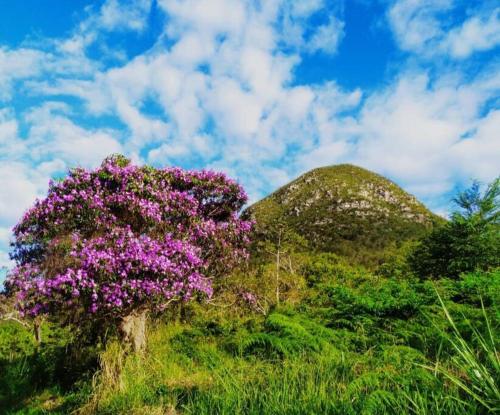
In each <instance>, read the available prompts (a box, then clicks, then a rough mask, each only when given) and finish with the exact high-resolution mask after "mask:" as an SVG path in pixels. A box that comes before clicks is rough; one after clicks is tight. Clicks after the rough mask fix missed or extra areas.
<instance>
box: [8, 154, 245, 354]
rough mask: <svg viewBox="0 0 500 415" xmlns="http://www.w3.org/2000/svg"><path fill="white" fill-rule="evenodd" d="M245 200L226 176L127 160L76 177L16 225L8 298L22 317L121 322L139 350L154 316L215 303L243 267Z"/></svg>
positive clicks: (56, 186) (55, 187)
mask: <svg viewBox="0 0 500 415" xmlns="http://www.w3.org/2000/svg"><path fill="white" fill-rule="evenodd" d="M246 200H247V198H246V194H245V192H244V191H243V189H242V188H241V186H239V185H238V184H237V183H236V182H234V181H232V180H230V179H228V178H227V177H226V176H225V175H223V174H220V173H214V172H210V171H185V170H182V169H179V168H165V169H155V168H152V167H149V166H144V167H138V166H135V165H133V164H131V163H130V161H129V160H127V159H126V158H124V157H123V156H111V157H108V158H107V159H105V160H104V161H103V163H102V165H101V167H100V168H98V169H96V170H93V171H88V170H85V169H81V168H78V169H74V170H71V171H70V173H69V176H68V177H67V178H65V179H64V180H63V181H61V182H58V183H50V185H49V191H48V195H47V197H46V198H45V199H43V200H37V201H36V203H35V205H34V206H33V207H32V208H31V209H30V210H28V211H27V212H26V213H25V215H24V216H23V218H22V219H21V221H20V222H19V223H18V224H17V225H16V226H15V228H14V236H15V242H14V243H13V252H12V254H11V256H12V258H13V259H14V260H15V261H16V263H17V266H16V267H15V268H14V269H13V270H12V271H11V273H10V275H9V276H8V279H7V283H6V286H7V289H8V291H10V292H14V293H15V294H16V298H17V306H18V308H19V309H20V311H21V313H24V314H27V315H30V316H37V315H40V314H49V315H54V314H57V315H58V316H61V315H66V316H68V317H69V318H70V319H71V320H72V321H78V320H80V319H88V318H91V319H93V320H97V319H99V320H101V321H102V320H106V321H108V322H117V323H118V324H119V325H120V327H121V329H122V332H123V334H124V335H125V337H126V338H128V340H130V341H131V342H132V344H133V345H134V347H135V348H136V349H138V348H142V347H143V346H144V341H145V338H144V325H145V316H146V312H147V311H148V310H152V309H153V310H162V309H164V308H165V307H167V305H168V304H169V303H171V302H174V301H188V300H190V299H192V298H203V297H205V298H206V297H210V296H211V295H212V281H213V279H215V278H218V277H220V276H222V275H223V274H224V273H227V272H228V270H230V269H231V268H232V267H233V266H234V265H235V264H237V263H238V261H241V260H242V259H244V258H246V256H247V252H246V245H247V244H248V234H249V230H250V228H251V223H250V222H248V221H244V220H241V219H240V218H239V217H238V211H239V210H240V208H241V207H242V206H243V204H244V203H245V202H246Z"/></svg>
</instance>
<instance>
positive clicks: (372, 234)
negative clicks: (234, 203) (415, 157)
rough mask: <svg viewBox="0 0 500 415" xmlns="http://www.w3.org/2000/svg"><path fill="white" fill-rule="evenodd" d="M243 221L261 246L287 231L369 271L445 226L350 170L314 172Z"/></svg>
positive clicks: (375, 179) (399, 193) (397, 191)
mask: <svg viewBox="0 0 500 415" xmlns="http://www.w3.org/2000/svg"><path fill="white" fill-rule="evenodd" d="M244 215H245V216H247V217H252V218H254V219H255V220H256V222H257V225H256V231H257V238H258V239H260V240H262V239H264V240H271V241H272V240H277V235H278V233H280V232H283V230H285V233H292V234H295V236H300V237H299V239H300V238H304V239H305V240H306V241H307V243H308V245H309V248H311V249H314V250H317V251H326V252H334V253H337V254H339V255H343V256H347V257H350V258H352V259H354V260H355V262H358V263H365V264H368V265H369V264H374V263H376V262H379V261H380V258H381V256H382V254H383V252H384V250H386V249H387V248H388V247H393V246H398V245H400V244H401V243H402V242H404V241H407V240H411V239H415V238H417V237H419V236H421V235H422V234H424V233H425V232H427V231H428V230H429V229H430V228H431V227H432V226H433V225H435V224H436V223H439V222H442V221H443V219H441V218H440V217H438V216H436V215H434V214H433V213H432V212H430V211H429V210H428V209H427V208H426V207H425V206H424V205H423V204H422V203H420V202H419V201H418V200H417V199H416V198H415V197H414V196H412V195H410V194H408V193H407V192H405V191H404V190H403V189H401V188H400V187H399V186H398V185H396V184H395V183H393V182H391V181H390V180H388V179H386V178H385V177H383V176H380V175H378V174H376V173H373V172H371V171H368V170H365V169H363V168H360V167H357V166H353V165H349V164H341V165H336V166H329V167H322V168H317V169H314V170H311V171H309V172H308V173H305V174H303V175H302V176H300V177H298V178H297V179H296V180H294V181H292V182H291V183H289V184H287V185H285V186H283V187H281V188H280V189H278V190H277V191H275V192H274V193H272V194H271V195H269V196H268V197H266V198H264V199H263V200H261V201H259V202H257V203H255V204H254V205H252V206H250V207H249V208H248V209H247V210H246V211H245V212H244ZM280 229H281V231H280ZM291 239H293V238H291Z"/></svg>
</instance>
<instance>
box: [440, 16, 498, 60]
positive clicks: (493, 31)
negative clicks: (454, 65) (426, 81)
mask: <svg viewBox="0 0 500 415" xmlns="http://www.w3.org/2000/svg"><path fill="white" fill-rule="evenodd" d="M446 43H447V46H448V48H449V50H450V52H451V54H452V55H453V56H455V57H457V58H466V57H467V56H469V55H471V54H472V53H473V52H475V51H482V50H488V49H491V48H494V47H495V46H498V45H500V8H497V9H495V10H493V12H491V14H485V15H479V16H473V17H471V18H469V19H467V20H466V21H465V22H464V23H463V25H462V26H460V27H458V28H455V29H453V30H452V31H451V32H450V33H449V34H448V35H447V37H446Z"/></svg>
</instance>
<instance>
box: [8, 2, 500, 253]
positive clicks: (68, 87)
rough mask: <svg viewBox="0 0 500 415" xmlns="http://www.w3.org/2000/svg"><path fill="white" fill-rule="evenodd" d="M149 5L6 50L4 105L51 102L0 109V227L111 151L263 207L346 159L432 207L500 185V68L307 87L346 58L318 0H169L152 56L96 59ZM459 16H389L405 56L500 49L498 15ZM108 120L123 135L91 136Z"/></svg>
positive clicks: (416, 7) (113, 11) (410, 10)
mask: <svg viewBox="0 0 500 415" xmlns="http://www.w3.org/2000/svg"><path fill="white" fill-rule="evenodd" d="M150 5H151V3H150V2H149V1H140V2H136V3H130V4H129V3H123V2H122V3H119V2H118V1H116V0H108V1H107V2H105V3H104V5H103V6H102V7H101V8H99V9H93V8H91V9H89V10H90V12H89V13H90V15H89V16H88V18H87V19H85V20H84V21H83V22H82V23H81V24H80V25H79V26H78V27H76V28H75V30H74V31H73V32H72V33H71V35H70V36H68V38H65V39H57V40H54V41H50V42H47V43H48V44H49V46H48V47H47V48H42V47H40V48H39V50H36V47H37V46H36V45H32V46H30V47H32V48H33V49H27V48H21V49H17V50H6V49H0V62H1V61H2V59H4V61H5V62H9V63H8V65H10V66H9V67H10V68H11V69H12V72H14V73H16V76H17V78H15V77H14V76H13V74H11V73H10V72H9V71H6V70H4V69H3V67H2V66H0V97H1V91H4V93H5V91H7V92H8V93H9V94H10V91H9V88H12V85H14V82H18V83H19V86H20V88H19V89H18V90H17V91H18V93H19V94H20V95H21V96H22V94H30V96H32V97H33V96H35V97H36V98H37V99H38V100H40V101H42V102H43V103H42V104H37V107H36V108H28V109H26V110H25V111H24V112H23V113H15V112H14V111H13V110H12V109H10V110H2V111H0V150H1V152H2V154H3V155H4V158H6V159H7V160H6V161H5V162H4V161H1V167H2V168H5V169H7V170H8V172H7V173H8V174H7V173H6V176H5V177H4V176H2V177H1V178H0V187H2V189H1V190H0V203H2V204H0V229H5V228H8V227H9V226H11V225H12V224H13V222H14V221H15V220H16V219H17V218H18V217H19V215H20V213H21V211H22V210H23V209H25V207H27V206H29V204H31V203H32V202H33V198H34V197H35V196H36V195H41V194H43V192H44V191H45V190H46V185H47V180H48V178H49V177H50V176H51V175H53V174H55V173H61V172H63V171H64V170H66V169H67V168H68V167H69V166H73V165H83V166H86V167H90V166H96V165H97V164H99V163H100V161H101V160H102V158H103V157H105V156H106V155H108V154H110V153H114V152H123V153H126V154H127V155H129V156H131V157H132V158H133V159H134V160H136V161H139V162H140V161H142V160H143V159H144V160H146V161H148V162H153V163H157V164H161V165H165V164H184V165H196V166H203V167H210V168H214V169H220V170H223V171H226V172H228V173H229V174H230V175H232V176H235V177H237V178H238V179H239V180H240V181H242V183H243V184H244V185H245V187H246V188H247V190H248V192H249V193H250V195H251V199H252V200H254V201H255V200H256V199H257V198H259V197H261V196H262V195H263V194H264V193H265V192H267V191H269V190H270V189H272V188H275V187H278V186H280V185H282V184H284V183H285V182H286V181H288V180H290V179H292V178H293V177H295V176H296V175H297V174H299V173H301V172H303V171H305V170H307V169H310V168H313V167H317V166H320V165H328V164H334V163H339V162H354V163H358V164H360V165H362V166H364V167H367V168H371V169H374V170H376V171H378V172H380V173H382V174H386V175H389V176H390V177H391V178H393V179H395V180H397V181H398V182H399V183H401V184H403V185H404V186H406V187H407V188H408V189H410V190H411V191H413V192H415V193H416V194H417V195H418V196H420V197H423V198H426V200H437V199H438V198H439V197H440V195H442V194H444V193H446V192H447V191H448V190H450V189H451V188H452V187H453V186H454V185H456V183H457V181H460V180H466V179H468V178H469V177H472V176H474V177H479V178H480V179H483V180H485V181H487V180H489V179H491V178H492V177H493V176H494V175H495V174H497V170H498V168H497V166H496V160H494V155H496V154H498V153H499V149H498V138H497V135H495V134H496V131H499V128H500V126H499V122H500V115H499V113H498V111H495V110H494V109H490V108H489V107H488V106H487V105H486V103H487V102H488V101H491V100H492V99H494V98H495V97H498V92H499V91H500V77H499V76H498V75H497V74H498V71H496V70H495V69H497V68H490V70H489V71H488V72H487V71H482V72H481V74H480V75H479V76H477V77H476V78H475V79H472V80H471V79H465V78H463V77H462V76H461V73H460V72H459V71H457V72H453V73H444V72H443V73H441V76H440V77H439V78H438V79H434V78H432V79H431V78H430V76H429V75H428V73H427V71H423V70H422V69H418V70H414V71H411V72H405V73H401V74H399V76H398V77H397V78H396V80H395V81H394V82H391V83H389V84H387V85H385V86H383V87H381V88H379V89H378V90H376V91H372V92H370V91H362V90H360V89H352V90H344V89H342V88H340V87H339V86H338V85H337V84H336V83H335V82H322V83H319V84H316V85H296V84H294V81H295V79H294V76H295V72H294V71H295V69H296V68H297V65H298V64H299V63H300V62H301V59H302V58H303V57H304V55H307V54H309V53H315V52H317V51H320V52H321V53H330V54H332V53H335V52H336V50H337V49H338V46H339V42H341V40H342V36H343V33H344V23H343V22H342V21H341V20H340V18H339V15H340V13H339V12H338V10H329V14H328V15H327V16H323V17H325V19H326V23H324V24H323V25H319V26H318V27H311V25H310V20H311V18H312V17H313V16H315V14H316V13H317V12H318V11H320V10H321V9H322V8H323V7H324V6H325V4H324V2H323V1H321V0H312V1H301V2H288V1H278V0H276V1H269V2H268V1H266V2H261V3H260V4H257V3H254V2H244V1H241V2H235V1H232V0H215V1H212V0H210V1H208V0H199V1H195V0H188V1H175V0H159V1H158V6H159V7H160V8H161V10H163V11H164V12H165V13H166V14H167V15H168V16H167V18H166V19H165V24H166V26H165V29H164V30H165V31H164V33H162V34H161V35H160V36H159V38H158V42H157V43H156V44H155V45H154V46H153V47H152V48H151V49H150V50H148V51H145V52H143V53H141V54H139V55H138V56H137V57H135V58H134V59H132V60H128V61H124V62H120V61H116V62H114V63H113V64H112V65H111V64H110V65H104V64H102V62H99V61H96V60H92V59H89V58H88V56H87V49H88V46H89V45H91V44H98V43H99V42H100V41H101V40H102V39H103V37H105V34H106V33H107V32H108V31H121V30H131V31H138V32H140V31H141V30H144V28H145V26H144V25H145V24H146V22H147V20H146V19H147V16H148V13H149V8H150ZM452 6H453V3H452V2H451V0H449V1H448V0H435V1H430V0H427V1H423V0H421V1H417V0H405V1H403V0H399V1H397V2H394V3H393V5H392V6H391V10H390V12H389V18H390V20H391V22H392V27H393V29H394V31H395V34H396V36H397V39H398V41H399V44H400V46H401V47H402V48H403V49H405V50H412V51H419V52H420V51H422V50H427V49H429V46H433V47H434V49H433V50H435V51H437V52H439V53H445V52H446V53H450V54H451V55H452V56H456V57H460V58H465V57H466V56H469V55H470V54H472V53H474V52H475V51H478V50H486V49H488V48H491V47H494V43H495V42H496V40H495V39H496V38H495V30H496V29H495V27H496V26H495V25H496V23H495V19H497V18H498V13H497V14H496V15H494V17H488V18H487V19H486V18H485V17H484V16H485V15H483V14H476V15H471V16H469V17H468V18H467V19H465V20H464V22H463V23H461V24H460V25H455V26H454V27H453V28H452V30H451V31H450V32H449V33H446V30H445V29H446V28H445V27H444V26H443V23H442V20H441V13H442V12H443V11H446V10H448V9H449V8H451V7H452ZM478 13H479V12H478ZM481 13H482V12H481ZM474 19H476V20H474ZM477 19H479V20H477ZM91 23H92V24H91ZM346 30H349V28H346ZM481 42H482V43H481ZM101 43H102V42H101ZM51 48H52V49H51ZM49 49H50V51H48V50H49ZM2 53H3V55H2ZM16 54H17V55H16ZM124 56H126V55H124ZM16 68H18V69H19V70H18V71H17V72H16ZM42 75H43V76H42ZM27 80H29V81H27ZM2 82H3V84H2ZM2 85H3V86H2ZM6 96H7V95H6ZM68 97H73V98H74V97H76V98H78V99H80V100H81V102H79V103H77V104H75V103H74V101H72V100H67V98H68ZM64 101H66V103H65V104H63V103H62V102H64ZM152 108H153V109H152ZM108 117H109V118H111V119H113V121H114V122H113V124H112V125H113V126H114V127H113V128H104V127H89V126H92V125H94V124H93V122H95V121H96V120H98V121H99V122H101V120H102V119H103V118H108ZM120 122H121V123H123V125H125V126H126V128H119V127H117V125H119V123H120ZM21 132H22V137H20V136H19V135H20V134H21ZM0 160H3V159H0ZM1 180H10V182H9V183H7V184H5V186H4V185H3V182H2V181H1ZM2 191H3V192H4V193H1V192H2ZM7 193H8V194H7ZM11 193H12V195H13V196H12V197H11V196H10V194H11ZM1 238H2V233H1V232H0V239H1ZM2 249H3V248H2V246H0V251H1V250H2ZM0 255H1V253H0Z"/></svg>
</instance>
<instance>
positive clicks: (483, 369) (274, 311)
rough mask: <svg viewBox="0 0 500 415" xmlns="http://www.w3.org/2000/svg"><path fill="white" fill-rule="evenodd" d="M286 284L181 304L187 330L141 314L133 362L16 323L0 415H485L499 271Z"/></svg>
mask: <svg viewBox="0 0 500 415" xmlns="http://www.w3.org/2000/svg"><path fill="white" fill-rule="evenodd" d="M240 278H241V277H240ZM252 278H255V276H253V277H252V276H248V280H249V283H251V279H252ZM296 278H297V279H301V283H300V287H301V288H300V289H297V288H293V287H291V288H289V289H288V291H287V290H284V291H283V292H282V297H283V299H282V301H281V304H280V306H279V307H277V306H271V307H270V308H269V309H268V310H267V312H266V313H265V314H264V313H259V312H252V311H251V310H250V309H248V308H245V307H244V306H243V305H239V306H236V305H235V306H233V307H227V308H217V307H211V306H208V307H207V306H202V305H197V304H193V305H190V306H188V307H189V308H188V309H187V310H184V312H183V315H184V316H185V315H188V316H189V319H188V322H182V321H181V320H182V319H180V318H179V316H178V315H176V314H175V313H171V314H170V315H169V316H163V317H162V318H158V319H154V320H152V321H151V323H150V327H149V333H148V334H149V336H148V337H149V338H148V348H147V351H146V352H145V353H143V354H142V355H138V354H133V353H127V352H126V351H124V350H123V348H122V346H121V344H120V343H119V342H118V340H116V339H115V338H114V336H113V334H110V335H109V337H108V338H107V339H106V342H105V344H103V343H99V342H97V343H96V342H94V343H91V344H88V345H87V346H83V347H82V346H81V345H80V344H81V343H79V345H78V346H76V343H75V339H73V337H72V333H71V331H69V330H63V329H61V328H58V327H57V326H55V325H53V324H49V323H46V324H44V326H43V343H42V345H41V346H40V347H38V348H37V347H36V346H35V344H34V342H33V340H32V334H31V332H30V331H29V329H28V328H26V327H23V326H21V325H19V324H17V323H15V322H9V323H3V324H2V325H0V405H1V407H0V408H1V410H0V412H1V413H6V414H67V413H71V412H72V411H75V412H76V413H81V414H150V415H152V414H165V413H167V414H175V413H182V414H386V413H387V414H396V413H397V414H486V413H496V412H498V411H499V409H500V392H499V389H498V384H499V377H500V364H499V354H498V333H499V324H500V313H499V310H500V309H499V305H500V273H499V272H490V273H475V274H468V275H463V276H462V277H461V278H460V279H458V280H446V279H443V280H440V281H439V282H429V281H424V282H422V281H418V280H412V279H402V278H391V277H384V276H381V275H375V274H372V273H369V272H367V271H365V270H363V269H361V268H353V267H349V266H346V265H345V264H339V263H338V261H333V260H332V257H331V256H328V255H327V256H319V257H317V258H314V259H311V260H310V261H308V262H307V263H306V264H304V265H303V266H302V267H301V268H300V272H299V271H297V275H296ZM441 299H442V303H441ZM495 411H496V412H495Z"/></svg>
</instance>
